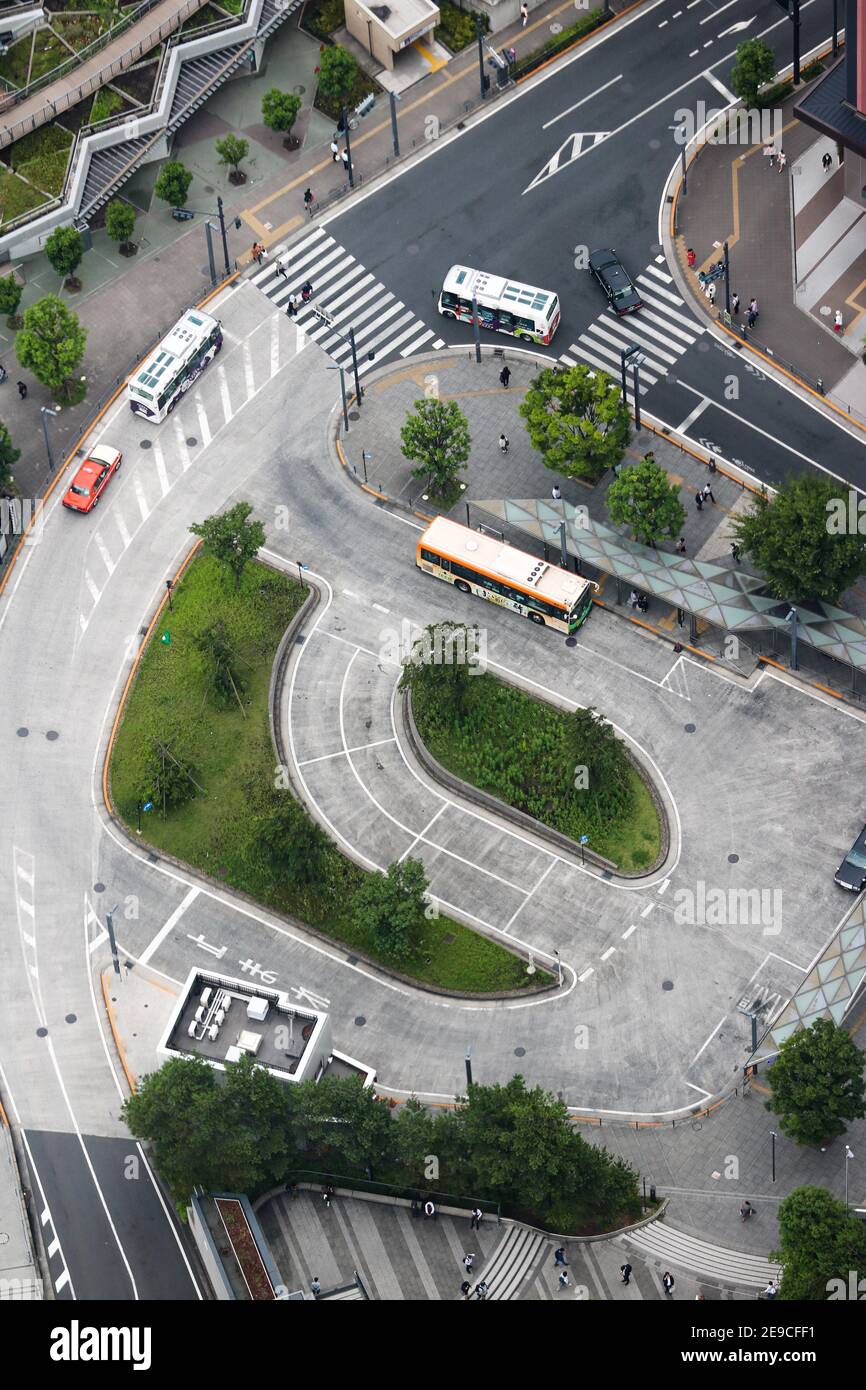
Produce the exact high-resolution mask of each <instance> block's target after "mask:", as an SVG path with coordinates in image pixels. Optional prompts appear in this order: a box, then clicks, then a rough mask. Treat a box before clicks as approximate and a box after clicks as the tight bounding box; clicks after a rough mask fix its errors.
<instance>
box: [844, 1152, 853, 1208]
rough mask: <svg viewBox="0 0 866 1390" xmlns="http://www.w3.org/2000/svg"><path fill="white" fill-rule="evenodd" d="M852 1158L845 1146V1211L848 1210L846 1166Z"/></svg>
mask: <svg viewBox="0 0 866 1390" xmlns="http://www.w3.org/2000/svg"><path fill="white" fill-rule="evenodd" d="M853 1157H854V1155H853V1153H852V1152H851V1150H850V1149H849V1147H848V1145H847V1144H846V1145H845V1210H846V1211H847V1210H848V1164H849V1163H850V1162H851V1159H852V1158H853Z"/></svg>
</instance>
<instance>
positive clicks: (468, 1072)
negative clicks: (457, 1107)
mask: <svg viewBox="0 0 866 1390" xmlns="http://www.w3.org/2000/svg"><path fill="white" fill-rule="evenodd" d="M466 1085H467V1086H471V1085H472V1044H471V1043H467V1044H466Z"/></svg>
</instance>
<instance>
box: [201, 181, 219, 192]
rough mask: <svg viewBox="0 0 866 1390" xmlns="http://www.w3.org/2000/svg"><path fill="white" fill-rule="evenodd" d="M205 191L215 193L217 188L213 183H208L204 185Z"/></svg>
mask: <svg viewBox="0 0 866 1390" xmlns="http://www.w3.org/2000/svg"><path fill="white" fill-rule="evenodd" d="M204 191H205V193H215V192H216V189H215V188H214V186H213V184H210V183H206V184H205V186H204Z"/></svg>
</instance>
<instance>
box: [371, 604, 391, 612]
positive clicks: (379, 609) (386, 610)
mask: <svg viewBox="0 0 866 1390" xmlns="http://www.w3.org/2000/svg"><path fill="white" fill-rule="evenodd" d="M373 607H374V608H375V610H376V612H377V613H390V612H391V610H390V608H385V607H383V605H382V604H381V603H374V604H373Z"/></svg>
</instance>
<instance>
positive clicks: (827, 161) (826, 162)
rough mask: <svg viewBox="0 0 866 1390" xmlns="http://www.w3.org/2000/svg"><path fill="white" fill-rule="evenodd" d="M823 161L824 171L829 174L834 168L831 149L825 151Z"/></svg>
mask: <svg viewBox="0 0 866 1390" xmlns="http://www.w3.org/2000/svg"><path fill="white" fill-rule="evenodd" d="M821 163H822V165H823V166H824V173H825V174H829V172H830V170H831V169H832V168H833V156H832V155H831V153H830V151H829V150H825V151H824V154H823V155H822V157H821Z"/></svg>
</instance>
